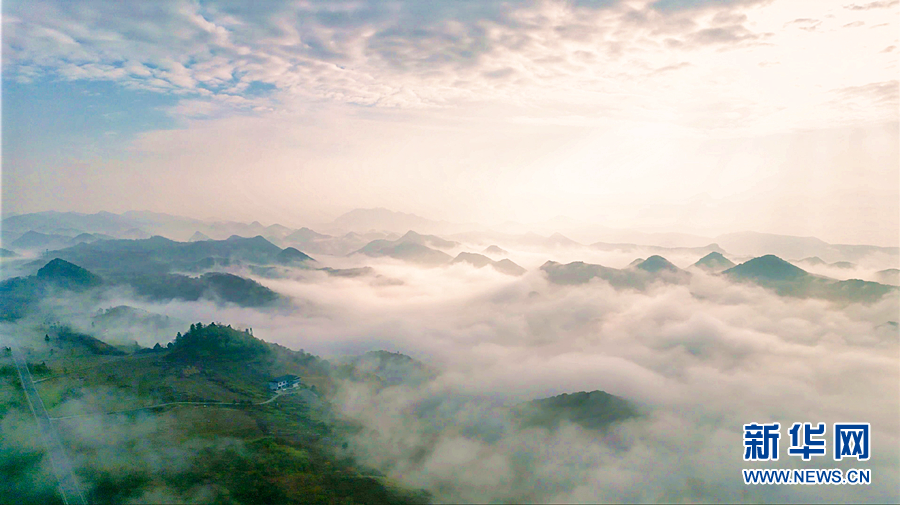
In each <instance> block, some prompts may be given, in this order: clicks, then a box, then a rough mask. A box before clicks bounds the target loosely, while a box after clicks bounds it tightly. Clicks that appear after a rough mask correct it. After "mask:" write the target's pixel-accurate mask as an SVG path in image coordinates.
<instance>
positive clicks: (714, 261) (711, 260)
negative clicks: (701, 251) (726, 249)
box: [694, 251, 734, 272]
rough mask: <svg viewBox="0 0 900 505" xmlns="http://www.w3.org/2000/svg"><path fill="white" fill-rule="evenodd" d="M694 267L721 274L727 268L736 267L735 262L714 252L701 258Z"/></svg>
mask: <svg viewBox="0 0 900 505" xmlns="http://www.w3.org/2000/svg"><path fill="white" fill-rule="evenodd" d="M694 266H695V267H697V268H699V269H701V270H707V271H710V272H721V271H722V270H725V269H727V268H731V267H733V266H734V262H733V261H731V260H729V259H728V258H726V257H725V256H723V255H722V253H720V252H718V251H713V252H711V253H709V254H707V255H706V256H704V257H702V258H700V259H699V260H698V261H697V262H696V263H694Z"/></svg>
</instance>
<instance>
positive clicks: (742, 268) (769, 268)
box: [724, 254, 809, 281]
mask: <svg viewBox="0 0 900 505" xmlns="http://www.w3.org/2000/svg"><path fill="white" fill-rule="evenodd" d="M724 273H725V274H726V275H729V276H731V277H737V278H746V279H764V280H773V281H780V280H794V279H798V278H800V277H805V276H807V275H809V274H808V273H807V272H806V270H803V269H802V268H799V267H796V266H794V265H792V264H790V263H788V262H787V261H785V260H783V259H781V258H779V257H778V256H775V255H774V254H767V255H765V256H760V257H758V258H753V259H752V260H749V261H746V262H744V263H741V264H740V265H738V266H736V267H732V268H729V269H728V270H725V272H724Z"/></svg>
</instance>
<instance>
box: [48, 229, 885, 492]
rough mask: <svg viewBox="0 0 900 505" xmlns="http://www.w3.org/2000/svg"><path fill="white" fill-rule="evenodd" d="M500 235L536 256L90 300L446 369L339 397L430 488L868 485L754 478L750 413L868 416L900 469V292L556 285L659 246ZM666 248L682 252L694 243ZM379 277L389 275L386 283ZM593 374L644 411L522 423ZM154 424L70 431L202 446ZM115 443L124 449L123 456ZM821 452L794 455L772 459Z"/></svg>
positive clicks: (365, 433)
mask: <svg viewBox="0 0 900 505" xmlns="http://www.w3.org/2000/svg"><path fill="white" fill-rule="evenodd" d="M499 245H500V246H501V247H503V248H504V249H507V250H508V251H509V252H510V257H511V258H512V259H513V260H514V261H516V262H517V263H520V264H522V265H525V266H527V267H529V268H530V269H531V271H530V272H529V273H528V274H527V275H525V276H524V277H521V278H513V277H509V276H505V275H502V274H499V273H497V272H494V271H492V270H491V269H475V268H471V267H469V266H467V265H464V264H456V265H450V266H446V267H438V268H432V269H420V268H417V267H411V266H409V265H407V264H404V263H402V262H399V261H394V260H389V259H376V258H368V257H360V256H357V257H349V258H322V259H321V261H328V262H333V263H332V264H333V265H334V266H336V267H352V266H360V265H363V264H365V265H369V266H372V267H373V270H374V271H373V272H372V273H371V274H367V275H363V276H361V277H356V278H342V277H332V276H328V275H327V274H325V273H324V272H318V271H308V270H296V271H290V272H288V274H287V275H286V276H284V277H281V278H274V279H259V280H260V282H263V283H265V284H266V285H267V286H268V287H270V288H272V289H275V290H277V291H279V292H281V293H283V294H285V295H288V296H291V297H292V298H293V300H294V308H293V309H291V310H286V309H283V308H282V309H279V310H275V311H266V312H260V311H257V310H252V309H244V308H238V307H231V306H219V305H215V304H213V303H211V302H195V303H181V302H171V303H164V304H159V303H146V302H136V301H133V300H128V299H127V298H125V299H123V298H119V299H116V301H115V302H112V301H110V300H99V301H98V300H94V303H99V304H101V305H102V306H107V305H108V304H110V303H115V304H120V303H127V304H131V305H135V306H138V307H140V308H143V309H146V310H148V311H151V312H154V313H158V314H165V315H168V316H170V317H172V318H174V319H181V320H186V321H195V320H203V321H210V320H214V321H221V322H226V323H229V324H239V325H243V326H251V327H253V328H254V334H255V335H257V336H259V337H262V338H264V339H266V340H269V341H275V342H278V343H281V344H283V345H288V346H290V347H292V348H295V349H299V348H303V349H305V350H306V351H312V352H314V353H317V354H323V355H326V356H327V357H330V358H332V359H339V358H340V357H341V356H342V355H345V354H347V353H350V354H355V353H361V352H365V351H368V350H374V349H386V350H389V351H400V352H403V353H406V354H408V355H412V356H414V357H416V358H418V359H420V360H422V361H425V362H426V363H428V364H429V365H430V366H431V367H433V368H434V369H436V370H437V371H438V372H439V373H438V376H437V377H436V378H435V379H434V380H433V381H431V382H428V383H426V384H425V385H423V386H421V387H411V386H409V385H398V386H392V387H388V388H384V389H378V388H373V387H371V386H370V385H367V384H360V383H352V382H347V383H344V384H343V387H342V389H340V393H339V395H338V397H337V398H336V399H335V402H334V404H335V406H336V407H337V408H338V409H339V410H340V412H342V414H343V415H345V416H347V417H349V418H350V419H352V420H354V421H356V422H357V423H359V425H360V426H361V427H362V430H361V431H360V432H359V434H358V436H353V437H351V439H350V440H349V441H348V442H349V446H348V449H349V450H350V451H351V453H352V454H353V455H354V456H355V457H357V458H359V460H360V461H361V462H362V463H364V464H366V465H368V466H370V467H372V468H375V469H377V470H379V471H381V472H383V473H385V474H386V475H387V476H388V477H389V478H391V479H393V480H395V481H397V482H399V483H401V484H403V485H407V486H410V487H415V488H425V489H427V490H429V491H430V492H431V493H433V494H434V496H435V497H436V499H437V501H446V502H484V501H526V502H597V501H630V502H633V501H653V502H658V501H688V500H694V501H717V502H719V501H754V502H756V501H804V502H806V501H842V502H844V501H856V500H858V499H859V495H858V494H854V493H856V492H857V490H855V488H852V487H851V486H843V487H841V486H820V487H813V486H796V487H789V486H781V487H775V486H773V487H768V488H766V487H762V486H754V487H746V486H744V485H743V483H742V481H741V480H740V469H741V468H744V467H747V465H748V464H747V463H745V462H743V461H742V459H741V454H742V442H741V436H740V426H741V425H742V424H744V423H747V422H749V421H770V420H771V421H779V422H781V423H782V424H783V425H784V424H789V423H792V422H794V421H801V422H805V421H809V422H824V423H826V424H827V425H828V426H829V427H830V425H831V423H833V422H839V421H846V420H848V419H853V420H859V421H865V422H871V423H872V425H873V429H874V430H875V434H876V435H877V438H876V437H873V440H877V441H878V442H877V446H873V459H872V460H871V461H870V462H868V463H867V467H870V468H872V469H873V474H874V475H876V476H877V475H893V474H895V473H896V472H897V471H898V469H900V453H898V449H897V447H900V444H898V443H900V422H898V419H900V400H898V398H900V396H898V395H897V394H895V393H897V392H900V390H898V386H897V384H898V383H900V366H898V361H897V359H896V357H897V352H898V335H897V330H896V326H893V327H892V326H891V325H890V324H886V323H887V322H888V321H896V317H897V311H898V307H900V300H898V299H897V297H896V296H894V297H889V298H886V299H884V300H882V301H881V302H879V303H876V304H873V305H859V304H854V305H850V306H846V307H840V306H837V305H833V304H830V303H828V302H824V301H821V300H799V299H792V298H781V297H778V296H775V295H774V294H772V293H771V292H769V291H766V290H764V289H762V288H758V287H753V286H745V285H736V284H731V283H729V282H728V281H726V280H725V279H723V278H721V277H717V276H708V275H705V274H701V273H697V274H695V275H693V276H692V278H691V281H690V284H688V285H681V286H671V285H656V286H652V287H651V288H650V289H649V290H647V291H645V292H636V291H629V290H624V291H616V290H614V289H613V288H611V287H610V286H609V285H607V284H606V283H604V282H592V283H588V284H585V285H581V286H556V285H552V284H549V283H548V282H547V280H546V279H545V278H544V277H543V275H542V274H541V272H540V271H538V270H536V269H535V266H536V265H538V264H540V263H541V262H542V261H544V260H546V259H547V257H548V255H549V256H550V257H552V258H554V259H558V260H565V259H566V258H572V259H576V258H581V259H585V260H588V261H592V262H598V263H603V264H607V265H610V266H616V267H621V266H624V265H626V264H628V263H629V262H630V261H631V260H632V259H633V258H634V256H646V251H633V252H629V253H623V252H616V251H612V252H605V251H592V250H588V249H577V248H576V249H571V250H569V249H561V248H554V249H552V250H535V249H532V250H523V249H521V248H520V247H516V244H514V243H502V242H501V243H500V244H499ZM460 247H461V249H465V248H470V246H466V245H464V246H460ZM669 259H671V260H673V261H674V262H675V263H676V264H677V265H679V266H687V265H688V264H690V263H692V262H693V261H696V259H698V258H697V257H696V255H695V254H690V253H683V254H681V255H671V257H670V258H669ZM883 260H884V259H882V261H883ZM877 266H880V265H874V266H873V267H877ZM379 275H380V276H382V278H381V279H382V280H383V279H392V280H394V281H396V282H390V283H386V282H379V277H377V276H379ZM112 296H125V295H123V294H122V293H119V294H115V293H113V294H112ZM88 302H90V301H89V300H86V301H84V302H83V303H84V305H81V303H82V302H79V303H72V304H71V306H70V307H68V309H66V310H68V312H63V310H64V308H54V306H53V305H48V306H47V307H46V310H48V311H53V312H55V313H57V314H59V315H61V316H62V317H64V318H67V319H68V318H72V317H75V315H77V313H79V312H84V313H92V312H94V311H95V307H92V306H91V305H90V303H88ZM597 389H600V390H604V391H607V392H609V393H612V394H616V395H619V396H622V397H624V398H627V399H629V400H630V401H632V402H635V403H636V404H637V405H639V406H640V408H641V409H642V410H643V411H644V412H645V413H646V416H645V417H644V418H641V419H638V420H634V421H629V422H626V423H624V424H621V425H619V426H617V427H615V428H613V429H612V430H611V431H609V432H605V433H598V432H592V431H588V430H585V429H583V428H580V427H578V426H575V425H568V424H564V425H562V426H561V427H559V428H558V429H555V430H548V429H543V428H523V427H520V426H519V425H518V424H517V423H516V421H515V419H514V418H513V417H512V416H511V415H510V413H509V411H508V407H509V406H511V405H515V404H517V403H519V402H522V401H527V400H530V399H533V398H541V397H547V396H551V395H556V394H560V393H564V392H576V391H593V390H597ZM116 394H120V393H117V392H116V391H113V390H110V389H108V388H107V389H102V388H98V389H96V390H94V391H91V392H89V394H86V395H84V396H82V397H81V398H78V399H71V400H69V402H68V403H67V404H66V405H64V406H63V407H61V409H64V410H66V409H67V410H66V412H70V411H72V412H74V411H78V410H79V409H80V410H92V408H91V406H92V405H94V404H107V403H109V402H110V401H113V402H116V403H120V404H125V403H126V402H127V401H131V400H130V399H128V398H116V396H115V395H116ZM146 421H148V420H147V419H144V418H141V417H137V418H133V419H130V420H127V421H126V420H123V419H118V418H108V419H106V418H104V419H102V420H97V421H91V422H90V423H81V424H78V423H73V424H72V425H71V426H69V425H67V426H68V427H67V430H69V431H68V433H69V434H68V435H67V440H68V441H69V443H71V444H74V446H75V447H76V452H77V453H78V454H80V455H81V456H79V458H83V459H80V460H79V461H81V462H82V463H83V464H85V465H94V466H97V467H98V468H99V469H101V470H103V471H113V472H114V471H120V470H123V469H127V468H129V465H131V464H135V463H134V462H135V461H143V462H144V464H146V465H150V468H165V467H169V466H172V467H173V468H182V467H183V466H184V465H185V464H187V463H186V462H185V461H187V460H185V459H183V458H182V456H183V454H184V453H183V451H187V452H188V453H192V451H194V450H195V449H196V450H201V449H202V447H200V448H198V447H199V446H196V447H195V446H194V445H188V446H184V447H181V446H179V445H178V444H177V443H176V441H172V442H171V444H168V443H164V444H162V445H159V446H152V447H150V446H148V445H147V444H142V443H140V442H134V443H133V444H132V442H131V441H140V440H142V439H143V438H145V437H147V436H150V437H151V438H153V439H154V440H155V439H156V438H157V436H158V435H159V434H160V433H166V432H167V430H169V429H170V428H171V426H172V425H173V423H175V420H174V419H169V418H168V417H166V416H162V417H161V418H160V419H158V420H157V421H156V424H148V423H147V422H146ZM101 434H102V436H101ZM785 439H786V437H784V438H783V442H784V440H785ZM122 444H125V445H127V446H128V447H129V449H128V450H127V451H124V452H122V451H120V452H117V453H116V454H112V452H114V451H116V448H117V447H119V446H120V445H122ZM128 444H132V445H128ZM167 444H168V445H167ZM782 450H784V448H782ZM180 458H181V459H180ZM845 463H846V462H845ZM847 464H848V465H849V463H847ZM98 465H99V466H98ZM179 465H180V466H179ZM809 465H811V467H816V468H819V467H826V466H829V467H830V465H837V466H840V467H841V468H847V467H848V466H841V465H844V463H841V464H836V463H833V462H831V461H830V460H829V461H828V462H827V463H825V462H823V461H813V462H811V463H810V464H809ZM809 465H804V464H801V463H800V462H799V461H798V460H795V459H794V458H788V457H783V458H782V460H781V461H779V462H778V464H773V465H772V466H773V467H774V466H784V467H806V466H809ZM157 491H158V492H159V493H164V492H167V491H165V490H164V489H163V490H157ZM195 491H196V490H195ZM155 492H156V491H155ZM197 492H199V491H197ZM866 492H867V494H866V496H867V497H869V498H871V499H874V500H877V501H890V500H893V499H895V498H896V488H895V487H893V484H892V482H891V481H890V480H889V479H882V480H877V479H876V480H875V481H874V482H873V485H872V486H870V487H868V488H867V489H866ZM154 496H155V495H154Z"/></svg>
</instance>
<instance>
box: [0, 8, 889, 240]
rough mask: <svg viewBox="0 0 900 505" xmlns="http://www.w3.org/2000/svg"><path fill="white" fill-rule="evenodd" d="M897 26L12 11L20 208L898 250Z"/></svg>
mask: <svg viewBox="0 0 900 505" xmlns="http://www.w3.org/2000/svg"><path fill="white" fill-rule="evenodd" d="M291 20H293V21H295V22H292V21H291ZM898 27H900V25H898V9H897V4H896V2H891V1H879V2H866V3H860V4H856V3H847V2H845V1H843V0H829V1H816V2H785V1H759V0H741V1H730V2H712V1H706V0H691V1H670V0H659V1H643V0H629V1H613V0H611V1H600V2H555V1H538V0H535V1H521V2H511V3H510V2H499V1H498V2H495V1H488V2H479V3H455V2H454V3H449V4H446V5H429V6H424V5H419V4H417V3H415V2H405V1H400V2H397V3H395V4H384V3H380V2H372V3H369V2H354V3H334V2H315V1H314V2H307V3H301V4H290V3H267V4H265V6H256V7H255V8H253V9H247V8H245V7H243V6H241V5H240V4H233V3H226V4H216V3H191V2H174V3H166V4H160V5H156V4H154V5H152V6H151V5H146V4H145V5H141V6H136V5H132V4H109V3H101V2H98V3H92V2H87V3H84V2H83V3H79V6H78V8H74V7H73V6H71V5H70V4H68V3H66V2H54V1H49V0H48V1H39V2H4V4H3V109H2V113H3V174H2V177H3V184H2V186H3V188H2V197H3V204H2V207H3V212H4V215H7V214H9V213H29V212H36V211H44V210H60V211H79V212H96V211H100V210H107V211H111V212H123V211H127V210H141V209H146V210H151V211H158V212H169V213H172V214H177V215H185V216H191V217H197V218H203V219H205V218H208V217H212V216H215V217H218V218H221V219H228V220H236V221H246V222H250V221H254V220H259V221H265V222H278V223H282V224H285V225H287V226H302V225H304V224H306V223H319V222H327V221H329V220H330V219H333V218H334V217H336V216H338V215H340V214H342V213H343V212H346V211H348V210H351V209H354V208H373V207H385V208H389V209H392V210H396V211H400V212H408V213H413V214H417V215H421V216H424V217H427V218H429V219H434V220H446V221H451V222H462V223H465V222H479V223H485V224H490V223H502V222H505V221H516V222H525V223H531V222H541V221H546V220H549V219H552V218H554V217H556V216H568V217H571V218H573V219H578V220H582V221H585V222H590V223H594V224H597V225H603V226H608V227H614V228H628V229H639V230H645V231H673V232H682V233H693V234H700V235H706V236H709V235H716V234H720V233H725V232H732V231H742V230H754V231H759V232H766V233H777V234H787V235H799V236H815V237H818V238H821V239H822V240H825V241H827V242H831V243H869V244H878V245H896V244H898V243H900V170H898V165H900V141H898V117H900V113H898V81H897V71H898V65H897V63H898V61H897V54H898V49H897V48H898V46H900V44H898V37H897V32H898Z"/></svg>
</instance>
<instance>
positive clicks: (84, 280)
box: [37, 258, 101, 290]
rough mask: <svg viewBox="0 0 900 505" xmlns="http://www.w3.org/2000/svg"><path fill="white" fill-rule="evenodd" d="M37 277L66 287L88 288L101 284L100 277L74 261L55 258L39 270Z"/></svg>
mask: <svg viewBox="0 0 900 505" xmlns="http://www.w3.org/2000/svg"><path fill="white" fill-rule="evenodd" d="M37 278H38V279H40V280H43V281H46V282H50V283H52V284H56V285H58V286H60V287H63V288H66V289H75V290H77V289H86V288H90V287H93V286H99V285H100V284H101V280H100V277H98V276H97V275H95V274H93V273H91V272H90V271H88V270H86V269H84V268H81V267H80V266H78V265H75V264H74V263H69V262H68V261H66V260H63V259H60V258H55V259H52V260H50V261H49V262H47V264H46V265H44V266H43V267H41V269H40V270H38V272H37Z"/></svg>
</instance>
